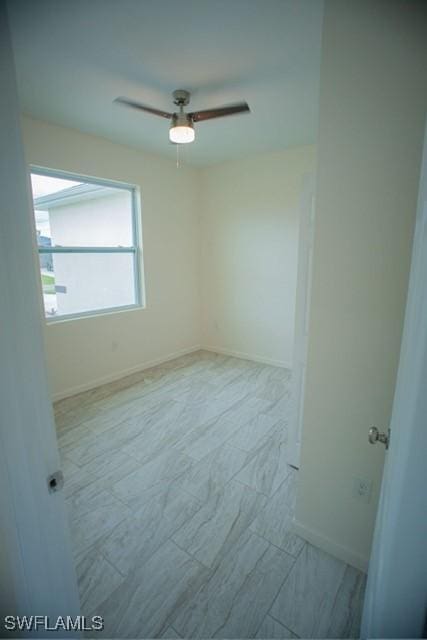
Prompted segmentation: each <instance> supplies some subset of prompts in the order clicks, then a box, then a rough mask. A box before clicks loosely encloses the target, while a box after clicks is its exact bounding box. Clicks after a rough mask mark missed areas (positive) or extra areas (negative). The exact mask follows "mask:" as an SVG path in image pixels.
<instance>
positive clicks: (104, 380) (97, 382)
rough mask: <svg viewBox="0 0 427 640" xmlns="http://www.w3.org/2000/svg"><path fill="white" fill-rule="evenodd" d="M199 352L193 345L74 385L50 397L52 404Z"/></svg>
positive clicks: (197, 346)
mask: <svg viewBox="0 0 427 640" xmlns="http://www.w3.org/2000/svg"><path fill="white" fill-rule="evenodd" d="M200 350H201V346H200V345H195V346H194V347H190V348H188V349H181V350H179V351H174V352H173V353H170V354H169V355H167V356H163V357H161V358H156V359H155V360H149V361H148V362H144V363H142V364H137V365H136V366H134V367H129V368H128V369H122V370H121V371H116V372H114V373H111V374H108V375H106V376H101V377H100V378H95V379H94V380H91V381H90V382H85V383H84V384H80V385H76V386H74V387H69V388H68V389H65V390H64V391H59V392H58V393H55V394H54V395H53V396H52V402H57V401H58V400H63V399H64V398H69V397H71V396H75V395H76V394H78V393H82V392H83V391H90V389H96V387H100V386H102V385H103V384H108V383H109V382H114V381H115V380H120V378H125V377H126V376H130V375H132V373H138V371H144V369H150V367H155V366H156V365H158V364H163V363H164V362H169V360H175V358H179V357H180V356H185V355H187V354H188V353H194V352H195V351H200Z"/></svg>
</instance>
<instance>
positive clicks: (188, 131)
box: [169, 114, 195, 144]
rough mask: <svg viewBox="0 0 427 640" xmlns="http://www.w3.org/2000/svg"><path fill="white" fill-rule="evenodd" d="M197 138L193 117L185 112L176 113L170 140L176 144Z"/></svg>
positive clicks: (170, 131) (170, 130) (171, 127)
mask: <svg viewBox="0 0 427 640" xmlns="http://www.w3.org/2000/svg"><path fill="white" fill-rule="evenodd" d="M194 138H195V134H194V127H193V123H192V121H191V119H190V118H189V117H188V116H186V115H185V114H179V115H175V116H174V117H173V118H172V123H171V126H170V129H169V140H170V141H171V142H175V144H188V143H189V142H193V141H194Z"/></svg>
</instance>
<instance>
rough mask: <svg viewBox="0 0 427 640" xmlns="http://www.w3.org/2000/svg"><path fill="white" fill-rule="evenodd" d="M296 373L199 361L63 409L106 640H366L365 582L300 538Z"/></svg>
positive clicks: (86, 577)
mask: <svg viewBox="0 0 427 640" xmlns="http://www.w3.org/2000/svg"><path fill="white" fill-rule="evenodd" d="M289 410H290V372H289V371H287V370H285V369H279V368H276V367H271V366H266V365H261V364H256V363H253V362H248V361H246V360H240V359H236V358H231V357H226V356H222V355H217V354H212V353H207V352H203V351H200V352H197V353H194V354H191V355H187V356H183V357H181V358H178V359H176V360H174V361H171V362H169V363H166V364H164V365H160V366H157V367H154V368H152V369H150V370H145V371H142V372H140V373H137V374H134V375H132V376H129V377H127V378H124V379H122V380H120V381H118V382H114V383H111V384H108V385H104V386H103V387H99V388H98V389H95V390H93V391H88V392H85V393H82V394H79V395H78V396H75V397H73V398H68V399H66V400H63V401H61V402H59V403H57V404H56V405H55V416H56V424H57V432H58V441H59V447H60V452H61V457H62V464H63V470H64V475H65V495H66V499H67V503H68V512H69V519H70V528H71V535H72V541H73V546H74V555H75V561H76V569H77V575H78V581H79V590H80V598H81V605H82V611H83V613H84V614H85V615H86V616H89V617H90V616H92V615H101V616H103V617H104V620H105V630H104V631H103V632H96V634H95V633H94V635H96V636H97V637H101V638H102V637H105V638H111V637H115V638H298V637H299V638H356V637H358V630H359V621H360V613H361V606H362V599H363V592H364V588H365V577H364V575H363V574H362V573H360V572H358V571H356V570H355V569H353V568H351V567H349V566H347V565H345V564H343V563H342V562H339V561H338V560H336V559H334V558H332V557H331V556H329V555H327V554H325V553H324V552H322V551H320V550H319V549H316V548H315V547H313V546H311V545H309V544H308V543H306V542H305V541H304V540H302V539H301V538H299V537H298V536H297V535H295V533H293V531H292V527H291V522H292V517H293V510H294V505H295V490H296V483H297V475H298V474H297V472H296V471H294V470H293V469H291V468H290V467H289V466H288V465H287V464H286V446H287V424H288V418H289Z"/></svg>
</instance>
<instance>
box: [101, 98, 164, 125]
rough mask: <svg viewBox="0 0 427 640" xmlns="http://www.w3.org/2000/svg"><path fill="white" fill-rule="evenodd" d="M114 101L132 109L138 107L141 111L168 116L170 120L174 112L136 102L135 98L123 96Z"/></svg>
mask: <svg viewBox="0 0 427 640" xmlns="http://www.w3.org/2000/svg"><path fill="white" fill-rule="evenodd" d="M113 102H117V103H118V104H122V105H124V106H125V107H131V108H132V109H138V110H139V111H146V112H147V113H152V114H153V115H155V116H160V117H161V118H167V119H168V120H170V119H171V118H172V116H173V113H168V112H167V111H161V110H160V109H155V108H154V107H149V106H147V105H146V104H142V103H141V102H136V101H135V100H130V99H129V98H123V97H122V96H120V97H118V98H116V99H115V100H113Z"/></svg>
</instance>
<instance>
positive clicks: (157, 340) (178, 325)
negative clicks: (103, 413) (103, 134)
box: [23, 117, 200, 395]
mask: <svg viewBox="0 0 427 640" xmlns="http://www.w3.org/2000/svg"><path fill="white" fill-rule="evenodd" d="M23 136H24V145H25V152H26V158H27V161H28V162H29V163H32V164H36V165H40V166H43V167H48V168H52V169H62V170H64V171H70V172H74V173H80V174H83V175H87V176H94V177H99V178H106V179H112V180H119V181H122V182H127V183H131V184H135V185H138V186H139V187H140V190H141V200H142V227H143V243H144V268H145V284H146V304H147V306H146V308H145V309H140V310H132V311H123V312H120V313H113V314H110V315H103V316H94V317H90V318H84V319H83V318H82V319H79V320H71V321H63V322H56V323H54V324H51V325H49V326H47V327H46V329H45V337H46V350H47V357H48V364H49V372H50V383H51V388H52V392H53V394H54V395H58V394H61V395H65V394H68V393H70V392H72V391H74V392H75V391H77V390H78V389H79V388H80V387H84V386H88V385H93V384H95V383H96V382H99V383H101V382H102V381H103V380H106V379H108V378H110V377H112V376H115V375H120V373H121V372H126V371H128V370H131V369H132V368H138V367H141V366H142V365H144V363H148V362H151V361H153V360H159V359H160V360H161V359H164V358H167V357H168V356H170V355H171V354H174V353H177V352H180V351H181V350H188V349H191V348H192V347H195V346H197V345H198V344H199V343H200V313H199V282H198V274H199V269H198V258H199V218H198V205H197V188H196V179H197V176H196V174H197V172H196V170H194V169H191V168H188V167H184V166H182V167H180V169H179V170H177V169H176V166H175V164H174V163H173V162H172V161H170V160H167V159H164V158H161V157H159V156H155V155H149V154H144V153H141V152H139V151H136V150H134V149H130V148H128V147H124V146H121V145H117V144H114V143H111V142H109V141H107V140H104V139H102V138H98V137H95V136H90V135H87V134H83V133H79V132H77V131H73V130H70V129H65V128H61V127H58V126H54V125H50V124H47V123H43V122H39V121H36V120H33V119H30V118H27V117H25V118H23Z"/></svg>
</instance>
